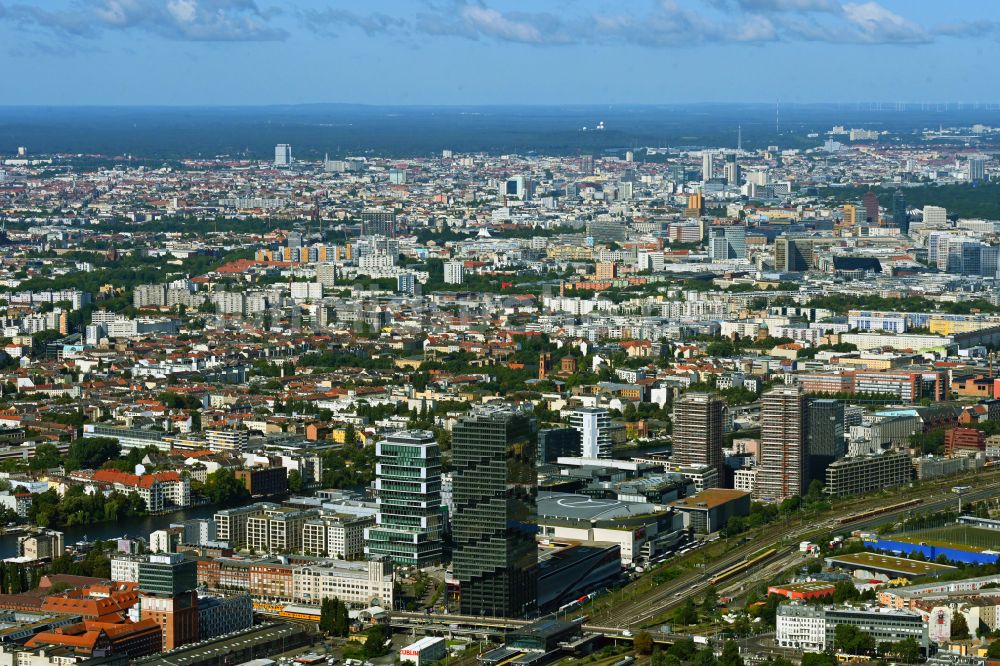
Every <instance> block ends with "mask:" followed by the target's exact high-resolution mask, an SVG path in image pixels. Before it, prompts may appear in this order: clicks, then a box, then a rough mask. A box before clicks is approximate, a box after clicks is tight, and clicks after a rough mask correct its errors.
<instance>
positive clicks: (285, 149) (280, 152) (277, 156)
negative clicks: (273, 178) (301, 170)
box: [274, 143, 292, 167]
mask: <svg viewBox="0 0 1000 666" xmlns="http://www.w3.org/2000/svg"><path fill="white" fill-rule="evenodd" d="M291 163H292V147H291V145H289V144H287V143H279V144H278V145H277V146H275V147H274V166H279V167H280V166H289V165H291Z"/></svg>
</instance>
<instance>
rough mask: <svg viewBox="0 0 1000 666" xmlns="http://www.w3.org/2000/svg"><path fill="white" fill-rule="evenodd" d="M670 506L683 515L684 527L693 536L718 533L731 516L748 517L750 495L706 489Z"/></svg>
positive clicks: (740, 492) (719, 489)
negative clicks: (689, 530)
mask: <svg viewBox="0 0 1000 666" xmlns="http://www.w3.org/2000/svg"><path fill="white" fill-rule="evenodd" d="M670 506H671V507H672V508H673V509H674V510H675V511H678V512H680V513H681V514H683V515H684V522H685V527H688V528H690V529H691V530H692V531H693V532H694V533H695V534H712V533H714V532H718V531H719V530H721V529H722V528H723V527H725V526H726V523H728V522H729V519H730V518H732V517H733V516H749V515H750V493H747V492H744V491H742V490H730V489H728V488H708V489H706V490H703V491H701V492H700V493H698V494H696V495H692V496H691V497H685V498H683V499H679V500H677V501H675V502H672V503H671V504H670Z"/></svg>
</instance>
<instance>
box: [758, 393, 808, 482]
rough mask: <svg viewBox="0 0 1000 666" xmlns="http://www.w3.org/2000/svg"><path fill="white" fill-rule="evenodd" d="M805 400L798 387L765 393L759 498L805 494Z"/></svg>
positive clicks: (763, 397)
mask: <svg viewBox="0 0 1000 666" xmlns="http://www.w3.org/2000/svg"><path fill="white" fill-rule="evenodd" d="M805 402H806V400H805V395H803V393H802V389H800V388H799V387H798V386H777V387H775V388H773V389H771V390H770V391H768V392H767V393H765V394H764V395H763V396H761V399H760V407H761V417H760V421H761V429H760V465H759V466H758V468H757V485H756V491H757V496H758V498H759V499H773V500H783V499H785V498H786V497H794V496H796V495H801V494H802V480H803V463H804V460H803V455H802V452H803V447H804V444H805V429H806V421H805Z"/></svg>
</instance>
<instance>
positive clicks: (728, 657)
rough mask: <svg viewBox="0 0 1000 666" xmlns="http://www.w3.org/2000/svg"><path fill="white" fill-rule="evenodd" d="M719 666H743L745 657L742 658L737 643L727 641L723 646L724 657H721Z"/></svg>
mask: <svg viewBox="0 0 1000 666" xmlns="http://www.w3.org/2000/svg"><path fill="white" fill-rule="evenodd" d="M719 666H743V657H741V656H740V646H739V645H737V644H736V641H726V642H725V644H724V645H723V646H722V655H720V656H719Z"/></svg>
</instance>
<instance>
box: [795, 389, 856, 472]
mask: <svg viewBox="0 0 1000 666" xmlns="http://www.w3.org/2000/svg"><path fill="white" fill-rule="evenodd" d="M806 414H807V417H806V418H807V420H808V425H807V427H806V460H805V470H806V478H805V483H804V484H803V490H806V491H807V490H809V484H810V483H812V482H813V481H814V480H819V481H823V482H825V481H826V468H827V467H829V466H830V464H831V463H833V462H835V461H837V460H840V459H841V458H843V457H844V456H846V455H847V444H846V443H845V441H844V405H843V404H841V403H840V402H839V401H838V400H812V401H810V403H809V406H808V407H807V409H806Z"/></svg>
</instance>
